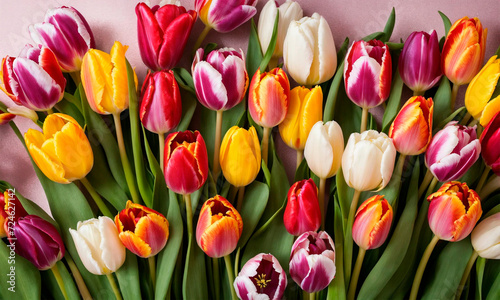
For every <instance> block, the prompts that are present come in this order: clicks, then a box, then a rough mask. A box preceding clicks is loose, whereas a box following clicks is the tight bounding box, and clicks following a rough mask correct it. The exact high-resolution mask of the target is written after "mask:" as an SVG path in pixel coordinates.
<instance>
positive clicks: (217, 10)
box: [195, 0, 257, 33]
mask: <svg viewBox="0 0 500 300" xmlns="http://www.w3.org/2000/svg"><path fill="white" fill-rule="evenodd" d="M256 4H257V0H229V1H227V0H196V1H195V7H196V11H197V12H198V14H199V15H200V19H201V20H202V21H203V23H204V24H205V25H206V26H209V27H211V28H213V29H215V30H216V31H218V32H221V33H225V32H229V31H232V30H234V29H235V28H237V27H239V26H240V25H242V24H243V23H245V22H246V21H248V20H250V19H251V18H252V17H253V16H254V15H255V13H257V9H256V8H255V5H256Z"/></svg>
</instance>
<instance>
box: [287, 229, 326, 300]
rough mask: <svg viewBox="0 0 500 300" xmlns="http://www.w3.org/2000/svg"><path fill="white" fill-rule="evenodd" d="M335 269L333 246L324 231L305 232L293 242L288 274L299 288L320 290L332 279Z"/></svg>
mask: <svg viewBox="0 0 500 300" xmlns="http://www.w3.org/2000/svg"><path fill="white" fill-rule="evenodd" d="M335 271H336V269H335V246H334V245H333V241H332V238H331V237H330V236H329V235H328V234H327V233H326V232H325V231H320V232H318V233H316V232H314V231H309V232H305V233H303V234H302V235H301V236H299V237H298V238H297V240H296V241H295V243H293V246H292V253H291V254H290V276H292V279H293V281H295V283H297V284H298V285H299V286H300V288H301V289H303V290H304V291H306V292H308V293H315V292H318V291H321V290H322V289H324V288H326V287H327V286H328V285H329V284H330V282H331V281H332V280H333V277H335Z"/></svg>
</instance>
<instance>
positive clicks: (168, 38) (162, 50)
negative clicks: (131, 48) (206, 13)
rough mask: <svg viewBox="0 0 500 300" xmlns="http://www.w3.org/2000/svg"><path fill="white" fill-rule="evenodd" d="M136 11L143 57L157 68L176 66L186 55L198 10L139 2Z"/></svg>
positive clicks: (164, 68)
mask: <svg viewBox="0 0 500 300" xmlns="http://www.w3.org/2000/svg"><path fill="white" fill-rule="evenodd" d="M135 13H136V15H137V36H138V40H139V50H140V52H141V58H142V61H143V62H144V64H145V65H146V66H148V68H150V69H152V70H155V71H160V70H166V69H172V68H173V67H174V66H175V65H176V64H177V63H178V62H179V60H180V59H181V57H182V53H183V52H184V47H185V46H186V43H187V40H188V38H189V34H190V33H191V29H192V27H193V24H194V22H195V21H196V12H195V11H194V10H190V11H186V9H185V8H184V7H182V6H177V5H164V6H162V7H160V6H158V5H155V6H153V7H152V8H150V7H149V6H148V5H146V4H145V3H139V4H137V6H136V7H135Z"/></svg>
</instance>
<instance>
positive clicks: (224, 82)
mask: <svg viewBox="0 0 500 300" xmlns="http://www.w3.org/2000/svg"><path fill="white" fill-rule="evenodd" d="M203 54H204V51H203V49H202V48H200V49H198V51H196V56H195V58H194V61H193V65H192V66H191V73H192V74H193V83H194V88H195V91H196V96H197V98H198V101H200V103H201V104H202V105H203V106H205V107H206V108H208V109H211V110H217V111H218V110H222V111H224V110H228V109H231V108H233V107H235V106H236V105H238V104H239V103H240V102H241V100H243V97H245V92H246V90H247V87H248V74H247V71H246V68H245V54H244V53H243V51H242V50H241V49H240V51H239V52H237V51H236V50H234V49H232V48H222V49H219V50H214V51H212V52H210V53H209V54H208V56H207V58H206V60H203Z"/></svg>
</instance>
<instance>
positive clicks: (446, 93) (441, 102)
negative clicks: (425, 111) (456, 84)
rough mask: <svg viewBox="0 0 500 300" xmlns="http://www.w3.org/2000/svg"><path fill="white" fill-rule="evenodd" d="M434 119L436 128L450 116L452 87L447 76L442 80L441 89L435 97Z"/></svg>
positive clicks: (439, 88)
mask: <svg viewBox="0 0 500 300" xmlns="http://www.w3.org/2000/svg"><path fill="white" fill-rule="evenodd" d="M433 100H434V117H433V121H432V122H433V124H434V128H436V125H438V124H440V123H442V122H443V120H444V119H445V118H446V117H447V116H449V115H450V113H451V109H450V105H451V104H450V101H451V86H450V81H449V80H448V78H446V76H443V78H441V82H440V83H439V87H438V89H437V91H436V94H435V95H434V98H433Z"/></svg>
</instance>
